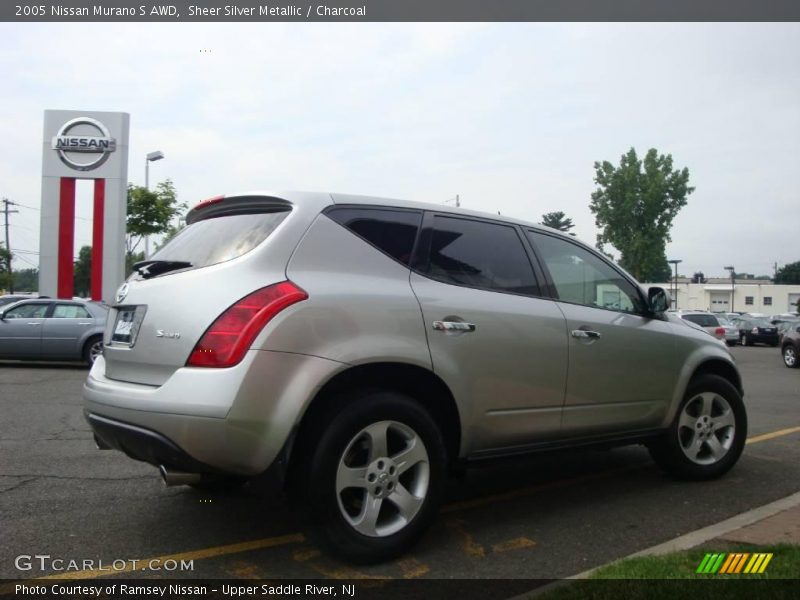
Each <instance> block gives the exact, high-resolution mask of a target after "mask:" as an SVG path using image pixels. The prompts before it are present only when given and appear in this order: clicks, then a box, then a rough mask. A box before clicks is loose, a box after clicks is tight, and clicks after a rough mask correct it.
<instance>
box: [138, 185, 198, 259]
mask: <svg viewBox="0 0 800 600" xmlns="http://www.w3.org/2000/svg"><path fill="white" fill-rule="evenodd" d="M185 210H186V204H184V203H182V202H178V194H177V192H176V191H175V186H174V185H173V184H172V181H170V180H169V179H167V180H166V181H162V182H161V183H159V184H158V185H157V186H156V189H155V190H148V189H147V188H145V187H142V186H139V185H133V184H130V185H128V219H127V223H126V228H127V235H126V238H125V248H126V251H127V254H128V255H129V256H130V255H132V254H134V253H135V252H136V250H137V248H138V247H139V244H140V243H141V242H142V240H143V239H144V238H145V237H146V236H149V235H158V234H161V233H165V232H167V231H168V230H169V228H170V224H171V222H172V220H173V219H174V218H175V217H177V216H179V215H181V214H183V211H185Z"/></svg>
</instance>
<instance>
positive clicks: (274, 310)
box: [186, 281, 308, 367]
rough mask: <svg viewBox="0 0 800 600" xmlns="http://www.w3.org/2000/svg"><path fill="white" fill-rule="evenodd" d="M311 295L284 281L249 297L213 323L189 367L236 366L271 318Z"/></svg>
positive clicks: (189, 361) (201, 339)
mask: <svg viewBox="0 0 800 600" xmlns="http://www.w3.org/2000/svg"><path fill="white" fill-rule="evenodd" d="M306 298H308V294H307V293H306V292H305V291H303V290H302V289H300V288H299V287H297V286H296V285H295V284H293V283H292V282H291V281H283V282H281V283H276V284H275V285H271V286H269V287H265V288H262V289H260V290H258V291H257V292H253V293H252V294H250V295H249V296H245V297H244V298H242V299H241V300H239V301H238V302H237V303H236V304H234V305H233V306H231V307H230V308H228V309H227V310H226V311H225V312H224V313H222V314H221V315H220V316H219V317H217V319H216V320H215V321H214V322H213V323H212V324H211V327H209V328H208V329H207V330H206V332H205V333H204V334H203V337H201V338H200V341H199V342H197V345H196V346H195V347H194V350H192V353H191V355H190V356H189V360H188V361H187V362H186V366H188V367H232V366H233V365H235V364H237V363H238V362H239V361H241V360H242V358H243V357H244V353H245V352H247V349H248V348H249V347H250V344H252V343H253V340H254V339H256V336H257V335H258V334H259V332H260V331H261V330H262V329H263V328H264V325H266V324H267V323H269V321H270V319H272V317H274V316H275V315H277V314H278V313H279V312H281V311H282V310H283V309H284V308H286V307H287V306H291V305H292V304H295V303H296V302H300V301H301V300H305V299H306Z"/></svg>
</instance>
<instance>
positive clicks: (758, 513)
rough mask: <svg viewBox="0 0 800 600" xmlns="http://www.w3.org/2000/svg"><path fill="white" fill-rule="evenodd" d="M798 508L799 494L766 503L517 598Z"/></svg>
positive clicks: (535, 593)
mask: <svg viewBox="0 0 800 600" xmlns="http://www.w3.org/2000/svg"><path fill="white" fill-rule="evenodd" d="M796 506H800V492H796V493H794V494H791V495H790V496H786V497H785V498H781V499H780V500H776V501H775V502H770V503H769V504H765V505H764V506H759V507H757V508H754V509H752V510H748V511H747V512H743V513H741V514H738V515H736V516H734V517H731V518H730V519H726V520H724V521H720V522H719V523H716V524H714V525H709V526H708V527H703V528H702V529H698V530H696V531H692V532H690V533H687V534H685V535H682V536H680V537H677V538H675V539H673V540H669V541H668V542H664V543H663V544H657V545H655V546H651V547H649V548H645V549H644V550H639V551H638V552H634V553H633V554H629V555H627V556H623V557H620V558H617V559H615V560H612V561H611V562H607V563H605V564H602V565H598V566H597V567H594V568H592V569H589V570H587V571H583V572H582V573H578V574H576V575H571V576H569V577H567V578H566V579H562V580H560V581H556V582H553V583H550V584H547V585H543V586H542V587H540V588H536V589H535V590H531V591H530V592H527V593H525V594H521V595H519V596H517V597H516V598H519V599H522V598H534V597H536V596H539V595H540V594H543V593H545V592H549V591H551V590H553V589H555V588H557V587H560V586H562V585H565V584H567V583H569V582H570V581H571V580H575V579H588V578H589V577H590V576H591V575H592V573H594V572H595V571H597V570H598V569H602V568H604V567H607V566H608V565H612V564H614V563H617V562H620V561H622V560H626V559H628V558H636V557H639V556H658V555H661V554H668V553H670V552H675V551H678V550H689V549H690V548H694V547H695V546H699V545H700V544H702V543H703V542H707V541H708V540H713V539H714V538H718V537H721V536H723V535H725V534H726V533H730V532H731V531H736V530H737V529H741V528H742V527H747V526H748V525H752V524H753V523H757V522H758V521H761V520H762V519H766V518H767V517H771V516H773V515H776V514H778V513H779V512H783V511H784V510H788V509H790V508H795V507H796ZM512 600H513V599H512Z"/></svg>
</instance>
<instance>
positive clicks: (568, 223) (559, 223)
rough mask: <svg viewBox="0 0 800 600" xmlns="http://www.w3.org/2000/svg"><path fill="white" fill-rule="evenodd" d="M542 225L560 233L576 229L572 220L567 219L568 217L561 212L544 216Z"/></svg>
mask: <svg viewBox="0 0 800 600" xmlns="http://www.w3.org/2000/svg"><path fill="white" fill-rule="evenodd" d="M542 225H547V226H548V227H552V228H553V229H558V230H559V231H569V230H570V229H572V228H573V227H575V224H574V223H573V222H572V219H569V218H567V215H565V214H564V213H563V212H561V211H560V210H559V211H556V212H549V213H545V214H543V215H542Z"/></svg>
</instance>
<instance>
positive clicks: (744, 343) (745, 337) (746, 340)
mask: <svg viewBox="0 0 800 600" xmlns="http://www.w3.org/2000/svg"><path fill="white" fill-rule="evenodd" d="M749 345H750V342H749V340H748V339H747V334H746V333H743V334H742V346H749Z"/></svg>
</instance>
